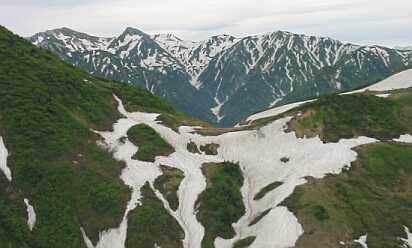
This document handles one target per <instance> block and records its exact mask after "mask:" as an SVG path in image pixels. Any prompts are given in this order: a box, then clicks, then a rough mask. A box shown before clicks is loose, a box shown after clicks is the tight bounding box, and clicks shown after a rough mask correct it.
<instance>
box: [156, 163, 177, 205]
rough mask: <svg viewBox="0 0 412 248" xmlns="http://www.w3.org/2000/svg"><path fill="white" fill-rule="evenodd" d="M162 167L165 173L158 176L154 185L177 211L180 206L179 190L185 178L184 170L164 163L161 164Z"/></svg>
mask: <svg viewBox="0 0 412 248" xmlns="http://www.w3.org/2000/svg"><path fill="white" fill-rule="evenodd" d="M160 169H161V170H162V172H163V175H161V176H159V177H158V178H156V180H155V182H154V186H155V188H156V189H158V190H159V191H160V192H161V193H162V194H163V196H164V197H165V198H166V200H167V201H168V202H169V204H170V208H171V209H173V210H175V211H176V210H177V208H178V207H179V198H178V197H177V191H178V190H179V186H180V183H181V182H182V180H183V178H184V174H183V171H181V170H179V169H176V168H172V167H168V166H164V165H161V166H160Z"/></svg>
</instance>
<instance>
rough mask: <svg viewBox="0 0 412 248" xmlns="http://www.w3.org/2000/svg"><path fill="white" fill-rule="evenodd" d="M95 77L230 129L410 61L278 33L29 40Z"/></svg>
mask: <svg viewBox="0 0 412 248" xmlns="http://www.w3.org/2000/svg"><path fill="white" fill-rule="evenodd" d="M27 39H29V40H30V41H31V42H32V43H33V44H35V45H37V46H39V47H43V48H47V49H49V50H51V51H52V52H54V53H56V54H57V55H59V56H60V57H61V58H62V59H64V60H65V61H67V62H69V63H71V64H74V65H76V66H78V67H80V68H82V69H83V70H85V71H87V72H90V73H92V74H93V75H96V76H101V77H105V78H108V79H113V80H118V81H122V82H126V83H130V84H133V85H136V86H138V87H140V88H144V89H147V90H149V91H151V92H152V93H154V94H155V95H157V96H161V97H163V98H165V99H167V100H168V101H169V102H170V103H172V105H173V106H175V107H176V108H177V109H179V110H181V111H183V112H186V113H188V114H190V115H191V116H194V117H197V118H200V119H202V120H205V121H208V122H211V123H214V124H216V125H218V126H231V125H233V124H235V123H237V122H239V121H240V120H241V119H243V118H245V117H246V116H248V115H250V114H252V113H254V112H257V111H259V110H263V109H265V108H268V107H273V106H277V105H281V104H286V103H290V102H294V101H298V100H303V99H308V98H313V97H316V96H320V95H324V94H328V93H333V92H340V91H345V90H351V89H355V88H359V87H362V86H365V85H368V84H371V83H374V82H376V81H378V80H381V79H383V78H385V77H387V76H389V75H391V74H393V73H395V72H398V71H401V70H403V69H406V68H409V67H411V66H412V51H409V50H397V49H391V48H386V47H382V46H359V45H354V44H349V43H343V42H340V41H337V40H334V39H331V38H324V37H315V36H306V35H299V34H293V33H289V32H284V31H277V32H272V33H267V34H263V35H255V36H247V37H243V38H236V37H234V36H231V35H218V36H213V37H210V38H208V39H206V40H203V41H199V42H193V41H184V40H182V39H180V38H178V37H176V36H175V35H173V34H155V35H149V34H146V33H144V32H142V31H140V30H138V29H135V28H130V27H129V28H127V29H126V30H125V31H124V32H123V33H122V34H120V35H119V36H118V37H110V38H102V37H96V36H91V35H88V34H85V33H81V32H77V31H74V30H71V29H69V28H60V29H54V30H49V31H46V32H41V33H37V34H35V35H34V36H32V37H29V38H27Z"/></svg>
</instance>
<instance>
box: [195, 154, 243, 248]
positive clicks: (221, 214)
mask: <svg viewBox="0 0 412 248" xmlns="http://www.w3.org/2000/svg"><path fill="white" fill-rule="evenodd" d="M203 174H204V175H205V176H206V179H207V187H206V190H205V191H204V192H203V193H202V194H201V195H200V196H199V199H198V205H199V212H198V214H197V218H198V219H199V221H200V223H202V224H203V226H204V227H205V237H204V238H203V242H202V247H204V248H210V247H214V244H213V243H214V240H215V238H216V237H217V236H220V237H222V238H232V237H233V236H234V235H235V233H234V230H233V227H232V223H234V222H236V221H237V220H238V219H239V218H240V217H241V216H242V215H244V213H245V207H244V206H243V201H242V194H241V192H240V188H241V187H242V185H243V176H242V172H241V170H240V168H239V165H238V164H233V163H230V162H224V163H220V164H205V165H204V167H203Z"/></svg>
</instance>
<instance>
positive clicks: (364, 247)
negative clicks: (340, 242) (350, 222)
mask: <svg viewBox="0 0 412 248" xmlns="http://www.w3.org/2000/svg"><path fill="white" fill-rule="evenodd" d="M367 239H368V234H365V235H362V236H360V237H359V239H355V240H354V241H353V242H355V243H358V244H360V245H361V246H362V248H368V245H367V244H366V242H367Z"/></svg>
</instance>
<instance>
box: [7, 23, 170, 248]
mask: <svg viewBox="0 0 412 248" xmlns="http://www.w3.org/2000/svg"><path fill="white" fill-rule="evenodd" d="M113 93H116V94H118V95H119V97H121V98H122V99H123V100H124V103H125V106H126V108H127V109H128V110H130V111H131V110H142V111H156V112H162V113H175V111H174V110H173V108H171V107H170V106H169V105H168V104H167V103H165V102H164V101H162V100H160V99H159V98H157V97H153V96H152V95H151V94H150V93H149V92H147V91H142V90H136V89H135V88H133V87H131V86H127V85H123V84H119V83H115V82H111V81H107V80H102V79H98V78H94V77H92V76H90V75H88V74H86V73H84V72H83V71H81V70H79V69H76V68H75V67H73V66H71V65H68V64H66V63H64V62H62V61H61V60H60V59H58V58H57V57H56V56H54V55H52V54H51V53H50V52H48V51H46V50H43V49H39V48H36V47H35V46H33V45H31V44H29V43H28V42H27V41H25V40H24V39H22V38H19V37H17V36H15V35H13V34H12V33H11V32H9V31H8V30H6V29H5V28H3V27H0V135H2V136H3V137H4V138H5V143H6V146H7V148H8V149H9V151H10V154H11V156H10V157H9V166H10V167H11V169H12V171H13V176H14V180H13V182H12V185H11V187H12V190H13V191H14V192H18V194H19V195H24V197H27V198H29V199H30V200H31V203H32V204H33V205H34V208H35V211H36V213H37V218H38V219H37V223H36V226H35V228H34V230H33V235H32V237H31V238H29V237H26V236H25V235H20V236H19V238H18V237H16V238H14V237H15V234H17V233H23V234H24V233H27V230H28V228H27V225H20V224H18V223H20V222H21V218H22V216H21V213H22V211H21V210H19V211H17V210H16V211H14V213H13V214H12V215H10V219H9V220H8V221H9V223H14V224H13V225H14V227H13V228H7V226H8V225H4V226H5V227H6V228H3V229H2V231H0V240H4V239H9V240H11V242H14V243H16V244H15V245H14V246H11V247H24V245H25V244H29V245H30V246H31V247H44V248H47V247H53V248H56V247H83V246H84V244H83V240H82V237H81V234H80V230H79V228H80V225H82V226H84V227H85V229H86V232H87V233H88V235H89V236H91V237H92V239H93V240H96V239H97V236H98V231H100V230H103V229H106V228H108V227H111V226H114V225H117V224H118V222H119V221H120V219H121V217H122V214H123V212H124V209H125V206H126V202H127V200H128V199H129V193H130V192H129V189H128V188H127V187H126V186H125V185H124V184H123V183H122V182H121V180H120V179H119V174H120V171H121V169H122V168H123V166H124V165H123V164H122V163H120V162H117V161H115V160H113V159H112V157H111V155H110V154H109V153H107V152H106V151H105V150H103V149H101V148H99V147H98V146H96V145H95V141H96V140H97V139H98V137H97V136H95V135H94V134H93V133H91V132H90V131H89V128H96V129H107V128H109V127H110V126H111V124H112V122H113V121H114V120H115V119H116V118H118V116H119V114H118V113H117V111H116V104H115V101H114V99H113V97H112V94H113ZM7 197H8V195H7V194H0V201H1V202H2V204H7V206H6V207H5V208H4V209H7V208H10V206H13V204H14V205H18V206H20V207H19V208H21V199H20V198H21V197H20V198H19V199H18V200H16V199H14V201H9V200H7ZM4 209H3V208H2V210H1V211H3V212H2V213H5V212H4V211H6V210H4ZM0 214H1V213H0ZM24 218H26V215H24ZM2 227H3V225H2Z"/></svg>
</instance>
